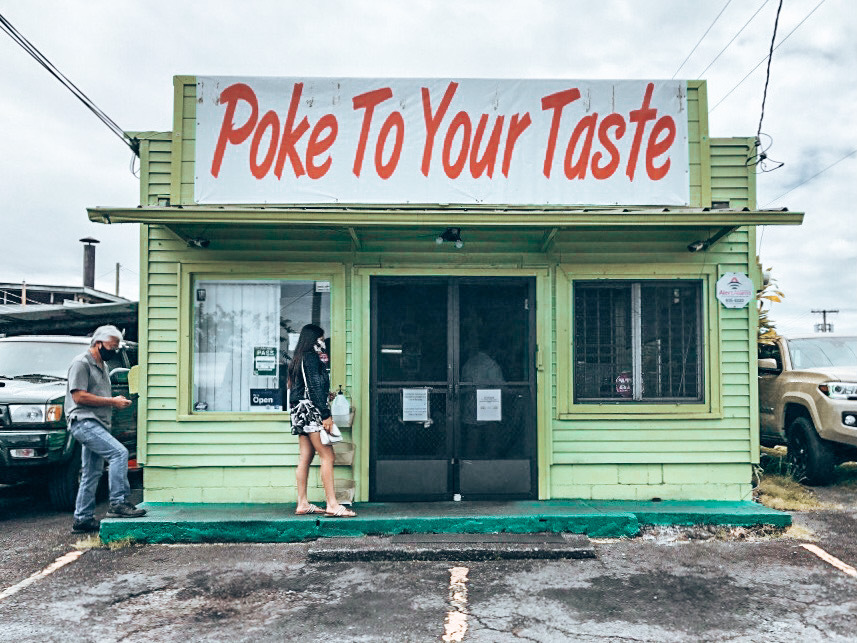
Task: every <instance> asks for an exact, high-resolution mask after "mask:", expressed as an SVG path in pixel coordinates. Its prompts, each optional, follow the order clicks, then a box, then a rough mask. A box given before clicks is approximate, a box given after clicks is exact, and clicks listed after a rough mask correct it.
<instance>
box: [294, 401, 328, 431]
mask: <svg viewBox="0 0 857 643" xmlns="http://www.w3.org/2000/svg"><path fill="white" fill-rule="evenodd" d="M291 416H292V435H309V434H310V433H318V432H319V431H321V430H322V429H323V428H324V426H323V425H322V419H321V412H320V411H319V410H318V409H317V408H316V407H315V404H313V403H312V402H311V401H310V400H298V403H297V404H295V405H294V406H293V407H292V408H291Z"/></svg>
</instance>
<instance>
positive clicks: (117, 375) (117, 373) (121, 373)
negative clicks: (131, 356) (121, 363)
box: [110, 368, 131, 384]
mask: <svg viewBox="0 0 857 643" xmlns="http://www.w3.org/2000/svg"><path fill="white" fill-rule="evenodd" d="M130 371H131V369H130V368H114V369H113V370H112V371H110V383H111V384H127V383H128V373H129V372H130Z"/></svg>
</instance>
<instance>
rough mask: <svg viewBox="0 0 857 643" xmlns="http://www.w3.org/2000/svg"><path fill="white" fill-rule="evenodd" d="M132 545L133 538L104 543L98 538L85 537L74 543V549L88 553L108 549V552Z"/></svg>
mask: <svg viewBox="0 0 857 643" xmlns="http://www.w3.org/2000/svg"><path fill="white" fill-rule="evenodd" d="M133 544H134V539H133V538H120V539H119V540H111V541H110V542H108V543H106V542H104V541H103V540H101V538H100V537H99V536H87V537H86V538H81V539H80V540H78V541H77V542H76V543H74V548H75V549H79V550H81V551H88V550H90V549H109V550H110V551H116V550H117V549H125V547H130V546H131V545H133Z"/></svg>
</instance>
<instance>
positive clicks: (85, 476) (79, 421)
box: [65, 326, 146, 533]
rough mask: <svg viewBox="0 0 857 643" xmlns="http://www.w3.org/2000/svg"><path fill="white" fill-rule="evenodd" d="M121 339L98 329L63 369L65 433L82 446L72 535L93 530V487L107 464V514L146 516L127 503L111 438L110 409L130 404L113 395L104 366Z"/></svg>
mask: <svg viewBox="0 0 857 643" xmlns="http://www.w3.org/2000/svg"><path fill="white" fill-rule="evenodd" d="M121 340H122V333H121V332H120V331H119V329H118V328H116V327H115V326H101V327H99V328H98V329H96V331H95V333H93V335H92V340H91V341H90V344H89V350H88V351H86V352H85V353H83V354H81V355H79V356H78V357H76V358H74V360H73V361H72V363H71V366H70V367H69V369H68V387H67V389H66V396H65V410H66V417H67V418H68V426H69V431H70V432H71V434H72V436H73V437H74V439H75V440H77V441H78V442H79V443H80V445H81V447H82V452H81V465H82V472H81V478H80V488H79V489H78V492H77V502H76V504H75V508H74V523H73V524H72V531H74V532H77V533H81V532H89V531H98V529H99V527H100V523H99V521H98V520H96V519H95V489H96V488H97V487H98V481H99V480H100V479H101V472H102V470H103V469H104V462H105V461H107V467H108V469H107V470H108V474H107V475H108V483H109V485H108V486H109V489H110V506H109V508H108V510H107V515H108V516H111V517H116V518H139V517H140V516H144V515H146V510H145V509H138V508H137V507H135V506H134V505H133V504H131V503H130V502H128V500H127V499H128V495H129V493H130V492H131V487H130V485H129V484H128V449H126V448H125V447H124V446H122V444H121V443H120V442H119V441H118V440H117V439H116V438H114V437H113V436H112V435H110V425H111V421H112V417H113V409H125V408H128V407H129V406H131V400H129V399H128V398H126V397H125V396H123V395H116V396H114V395H113V390H112V388H111V386H110V375H109V372H108V370H107V365H106V364H105V362H107V361H109V360H110V359H112V358H114V357H115V356H116V353H117V349H118V348H119V342H120V341H121Z"/></svg>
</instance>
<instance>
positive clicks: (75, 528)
mask: <svg viewBox="0 0 857 643" xmlns="http://www.w3.org/2000/svg"><path fill="white" fill-rule="evenodd" d="M100 528H101V522H100V521H98V520H96V519H95V518H87V519H86V520H75V521H74V522H73V523H72V524H71V530H72V532H73V533H75V534H87V533H92V532H94V531H98V530H99V529H100Z"/></svg>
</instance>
